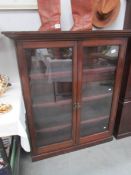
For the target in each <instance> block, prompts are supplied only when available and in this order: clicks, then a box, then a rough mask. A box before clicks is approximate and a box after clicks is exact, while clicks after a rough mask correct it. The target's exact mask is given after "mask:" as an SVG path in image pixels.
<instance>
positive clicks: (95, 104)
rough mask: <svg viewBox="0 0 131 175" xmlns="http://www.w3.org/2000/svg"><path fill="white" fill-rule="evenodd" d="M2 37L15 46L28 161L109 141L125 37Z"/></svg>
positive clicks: (97, 34)
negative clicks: (28, 143)
mask: <svg viewBox="0 0 131 175" xmlns="http://www.w3.org/2000/svg"><path fill="white" fill-rule="evenodd" d="M3 33H4V34H5V35H6V36H7V37H9V38H11V39H14V40H15V43H16V50H17V55H18V66H19V72H20V77H21V83H22V90H23V96H24V101H25V106H26V111H27V123H28V127H29V133H30V139H31V147H32V159H33V160H40V159H43V158H46V157H50V156H54V155H58V154H62V153H65V152H70V151H73V150H78V149H80V148H84V147H87V146H91V145H96V144H98V143H102V142H105V141H109V140H112V135H113V129H114V123H115V119H116V113H117V107H118V100H119V97H120V91H121V87H122V82H123V74H124V68H125V62H126V53H127V45H128V43H129V39H130V36H131V32H130V31H89V32H55V33H54V32H48V33H44V32H3Z"/></svg>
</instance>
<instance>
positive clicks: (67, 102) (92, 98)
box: [33, 93, 112, 108]
mask: <svg viewBox="0 0 131 175" xmlns="http://www.w3.org/2000/svg"><path fill="white" fill-rule="evenodd" d="M111 96H112V93H106V94H101V95H96V96H89V97H83V98H82V101H84V102H86V101H92V100H99V99H102V98H105V97H111ZM67 104H71V105H73V104H72V100H71V99H68V100H60V101H56V102H47V103H45V102H43V103H42V102H41V103H36V104H35V103H34V104H33V107H34V108H36V107H39V108H40V107H56V106H61V105H67Z"/></svg>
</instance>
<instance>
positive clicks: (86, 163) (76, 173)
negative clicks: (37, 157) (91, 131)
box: [20, 137, 131, 175]
mask: <svg viewBox="0 0 131 175" xmlns="http://www.w3.org/2000/svg"><path fill="white" fill-rule="evenodd" d="M20 175H131V137H128V138H124V139H121V140H115V139H114V140H113V141H111V142H108V143H104V144H100V145H97V146H93V147H89V148H86V149H82V150H79V151H75V152H71V153H67V154H63V155H60V156H56V157H52V158H48V159H45V160H41V161H37V162H32V161H31V156H30V154H28V153H25V152H22V156H21V162H20Z"/></svg>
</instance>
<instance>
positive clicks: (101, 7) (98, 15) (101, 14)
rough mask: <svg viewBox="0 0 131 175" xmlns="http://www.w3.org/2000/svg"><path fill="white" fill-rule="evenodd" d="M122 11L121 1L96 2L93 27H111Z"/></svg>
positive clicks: (96, 0) (106, 0)
mask: <svg viewBox="0 0 131 175" xmlns="http://www.w3.org/2000/svg"><path fill="white" fill-rule="evenodd" d="M119 10H120V0H95V1H94V14H93V25H94V26H95V27H98V28H102V27H106V26H109V25H111V24H112V23H113V22H114V21H115V19H116V18H117V16H118V14H119Z"/></svg>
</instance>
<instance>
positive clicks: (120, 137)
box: [114, 132, 131, 139]
mask: <svg viewBox="0 0 131 175" xmlns="http://www.w3.org/2000/svg"><path fill="white" fill-rule="evenodd" d="M114 136H115V138H116V139H122V138H125V137H129V136H131V132H127V133H123V134H118V135H115V134H114Z"/></svg>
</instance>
